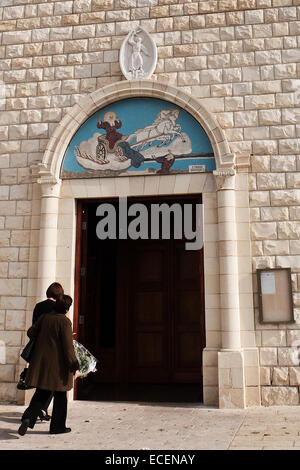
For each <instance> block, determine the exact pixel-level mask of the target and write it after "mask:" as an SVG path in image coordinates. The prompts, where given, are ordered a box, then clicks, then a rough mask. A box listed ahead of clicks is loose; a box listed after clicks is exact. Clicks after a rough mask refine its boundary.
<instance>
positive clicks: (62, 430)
mask: <svg viewBox="0 0 300 470" xmlns="http://www.w3.org/2000/svg"><path fill="white" fill-rule="evenodd" d="M66 432H71V428H65V429H61V430H57V431H51V430H50V434H64V433H66Z"/></svg>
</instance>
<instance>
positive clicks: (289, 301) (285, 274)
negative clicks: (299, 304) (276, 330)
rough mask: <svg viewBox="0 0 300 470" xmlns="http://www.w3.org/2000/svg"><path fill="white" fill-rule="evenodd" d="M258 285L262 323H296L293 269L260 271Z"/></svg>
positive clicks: (260, 319) (258, 271)
mask: <svg viewBox="0 0 300 470" xmlns="http://www.w3.org/2000/svg"><path fill="white" fill-rule="evenodd" d="M257 283H258V300H259V321H260V323H292V322H294V321H295V319H294V309H293V295H292V280H291V269H290V268H275V269H258V270H257Z"/></svg>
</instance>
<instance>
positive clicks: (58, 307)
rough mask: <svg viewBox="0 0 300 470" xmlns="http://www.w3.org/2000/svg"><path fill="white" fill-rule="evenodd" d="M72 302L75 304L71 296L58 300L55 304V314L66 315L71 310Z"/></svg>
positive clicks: (64, 296)
mask: <svg viewBox="0 0 300 470" xmlns="http://www.w3.org/2000/svg"><path fill="white" fill-rule="evenodd" d="M72 302H73V300H72V297H70V296H69V295H63V296H62V297H60V298H59V299H57V301H56V302H55V305H54V310H55V312H57V313H66V312H67V311H68V310H69V309H70V307H71V305H72Z"/></svg>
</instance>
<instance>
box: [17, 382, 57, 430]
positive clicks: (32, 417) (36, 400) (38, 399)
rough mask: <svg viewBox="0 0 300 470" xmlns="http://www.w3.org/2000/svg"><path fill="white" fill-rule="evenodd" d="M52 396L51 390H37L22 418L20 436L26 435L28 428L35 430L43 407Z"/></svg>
mask: <svg viewBox="0 0 300 470" xmlns="http://www.w3.org/2000/svg"><path fill="white" fill-rule="evenodd" d="M50 395H51V392H50V391H49V390H41V389H39V388H37V389H36V391H35V393H34V395H33V397H32V398H31V401H30V404H29V406H28V408H26V410H25V411H24V413H23V416H22V418H21V420H22V424H21V426H20V428H19V434H21V435H24V434H25V433H26V431H27V428H28V427H30V428H31V429H33V428H34V425H35V423H36V420H37V417H38V415H39V413H40V411H41V407H42V406H43V403H45V402H46V400H47V399H48V398H49V396H50Z"/></svg>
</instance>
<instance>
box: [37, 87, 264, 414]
mask: <svg viewBox="0 0 300 470" xmlns="http://www.w3.org/2000/svg"><path fill="white" fill-rule="evenodd" d="M137 97H151V98H156V99H162V100H165V101H167V102H169V103H173V104H175V105H176V106H179V107H181V108H182V109H184V110H185V111H186V112H187V113H189V114H190V115H191V116H192V117H193V118H195V120H196V121H197V122H198V123H199V124H200V125H201V126H202V127H203V129H204V131H205V133H206V135H207V136H208V138H209V141H210V143H211V145H212V148H213V153H214V159H215V164H216V170H215V171H214V172H213V173H212V172H204V173H190V174H176V175H159V174H157V175H153V176H151V177H148V176H145V175H141V176H136V177H134V178H131V177H123V178H122V177H120V178H118V179H116V178H114V177H111V176H109V177H107V178H99V177H97V178H92V179H87V178H81V177H80V176H78V177H77V178H73V179H70V180H62V179H61V177H60V171H61V167H62V162H63V160H64V156H65V152H66V150H67V148H68V145H69V143H70V141H71V139H72V137H73V136H74V134H75V133H76V131H77V130H78V129H79V128H80V126H81V125H82V124H84V122H86V121H87V119H88V118H89V117H91V116H92V115H93V114H94V113H95V112H96V111H97V110H99V109H102V108H104V107H105V106H107V105H109V104H111V103H115V102H117V101H119V100H121V99H127V98H137ZM244 160H245V162H244ZM246 160H247V159H244V157H242V158H241V159H239V161H238V164H239V165H240V166H241V171H243V166H244V165H247V163H246ZM235 163H236V161H235V156H234V155H233V154H231V153H230V148H229V146H228V143H227V141H226V137H225V134H224V132H223V130H222V129H221V128H220V126H219V125H218V123H217V121H216V120H215V119H214V118H213V116H212V115H211V114H210V113H209V112H208V111H207V110H206V109H205V108H204V107H203V106H202V105H201V103H200V102H199V101H198V100H196V99H194V98H193V97H192V96H190V95H188V94H186V93H184V92H183V91H182V90H180V89H178V88H176V87H173V86H169V85H167V84H162V83H159V82H153V81H151V80H143V81H139V80H136V81H135V80H134V81H130V82H128V81H123V82H119V83H116V84H113V85H109V86H107V87H104V88H103V89H99V90H97V91H96V92H94V93H92V94H91V95H89V96H87V97H85V98H83V99H82V100H81V101H80V102H79V103H78V104H77V105H75V106H74V107H73V108H72V109H71V110H70V111H68V113H67V114H66V116H65V117H64V118H63V120H62V121H61V123H60V124H59V125H58V127H57V128H56V130H55V132H54V134H53V136H52V137H51V139H50V141H49V145H48V147H47V149H46V152H45V154H44V158H43V162H42V164H40V165H38V166H37V168H36V169H35V171H36V173H35V174H36V178H37V182H38V183H39V184H40V188H41V225H40V239H39V270H38V292H37V297H38V298H41V297H42V296H43V293H44V290H45V287H46V286H47V285H48V284H49V282H51V281H52V279H53V277H56V278H58V279H60V280H61V281H62V282H63V284H64V286H65V287H66V290H67V291H69V292H70V293H71V294H72V293H73V294H75V293H76V289H77V288H78V286H77V285H75V278H74V271H75V264H76V263H75V253H76V211H77V207H78V206H77V200H79V199H84V198H88V199H92V198H96V199H99V198H107V197H119V196H120V195H123V196H126V197H128V198H129V197H133V196H139V197H142V196H146V195H151V196H158V195H172V196H173V197H177V196H178V195H180V196H181V195H185V194H202V198H203V199H202V200H203V207H204V214H205V216H204V231H205V233H206V239H205V240H204V255H203V261H204V270H205V276H206V280H205V293H204V295H205V319H206V320H207V319H208V320H209V321H208V322H206V336H207V337H209V344H207V345H206V347H205V349H204V351H203V379H204V380H203V391H204V403H207V404H217V403H218V400H219V399H220V400H221V401H220V403H221V406H244V404H245V377H244V373H243V367H244V365H243V364H244V362H243V361H244V360H243V356H244V352H243V350H242V349H241V330H240V328H241V326H240V310H239V305H240V302H241V299H243V297H239V274H238V273H239V267H238V266H239V258H238V257H237V256H236V255H235V256H234V257H232V254H236V253H237V247H238V243H239V242H238V238H237V237H238V233H237V229H236V211H235V206H236V197H238V196H239V195H240V196H243V195H244V194H246V193H247V191H248V186H247V182H246V180H245V178H243V177H241V178H239V177H238V175H237V174H236V168H237V171H238V172H239V171H240V170H239V167H236V165H235ZM236 176H237V177H238V179H237V181H238V186H236V183H235V181H236ZM241 176H242V175H241ZM116 181H117V184H116ZM150 181H151V184H150ZM162 182H163V183H162ZM244 203H245V210H246V206H247V202H246V199H245V198H244V197H241V198H240V199H239V202H238V204H239V208H242V207H244V206H243V205H244ZM49 216H50V217H49ZM77 227H78V226H77ZM247 243H248V242H247ZM218 246H219V247H220V248H221V253H222V255H221V256H222V259H221V258H219V256H220V255H219V253H218V250H217V249H216V247H218ZM57 247H59V250H58V249H57ZM249 253H250V251H249ZM245 259H247V260H250V254H249V255H248V254H247V258H245V257H243V261H245ZM220 263H221V269H220ZM244 264H245V263H244ZM248 265H249V263H248V262H247V266H246V269H247V273H248ZM243 269H244V266H242V270H243ZM249 272H250V271H249ZM250 291H251V286H249V298H250V297H251V292H252V291H251V292H250ZM244 298H245V297H244ZM251 298H252V297H251ZM247 299H248V297H247ZM247 302H249V301H248V300H247ZM76 315H77V316H78V315H79V312H78V306H76V305H74V317H73V320H74V321H75V320H76ZM247 338H250V339H251V341H247V345H246V346H247V347H248V348H251V354H252V353H253V351H254V349H253V348H254V347H255V343H254V341H253V338H254V334H252V333H251V336H249V335H248V336H247ZM222 348H224V349H222ZM218 355H219V360H218ZM231 357H232V358H233V359H234V360H232V361H231V359H230V358H231ZM221 359H224V360H221ZM232 367H233V369H234V370H233V372H234V374H236V372H237V370H238V371H239V373H240V375H241V377H242V379H241V381H240V382H239V383H238V384H236V383H235V382H234V380H233V379H232V380H229V382H228V381H225V378H226V377H234V374H233V375H231V372H230V371H231V368H232ZM223 371H224V374H223ZM228 374H229V375H228ZM220 378H221V379H220ZM223 379H224V380H223ZM220 380H221V382H220ZM225 382H226V383H225ZM252 390H253V389H252ZM252 390H251V391H252ZM223 396H224V397H225V398H224V400H223ZM233 402H234V403H233Z"/></svg>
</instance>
